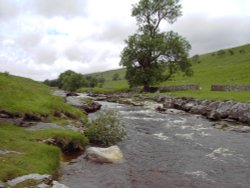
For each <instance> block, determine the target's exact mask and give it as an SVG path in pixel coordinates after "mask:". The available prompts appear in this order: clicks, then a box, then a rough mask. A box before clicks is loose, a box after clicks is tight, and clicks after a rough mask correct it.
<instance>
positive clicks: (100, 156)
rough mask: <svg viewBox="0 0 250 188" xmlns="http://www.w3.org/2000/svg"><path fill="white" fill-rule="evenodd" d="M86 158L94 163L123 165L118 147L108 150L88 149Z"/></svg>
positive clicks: (122, 158)
mask: <svg viewBox="0 0 250 188" xmlns="http://www.w3.org/2000/svg"><path fill="white" fill-rule="evenodd" d="M86 158H87V159H89V160H91V161H94V162H96V163H123V162H124V157H123V154H122V152H121V150H120V148H119V147H118V146H111V147H109V148H99V147H89V148H88V149H87V151H86Z"/></svg>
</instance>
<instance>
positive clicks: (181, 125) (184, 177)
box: [60, 96, 250, 188]
mask: <svg viewBox="0 0 250 188" xmlns="http://www.w3.org/2000/svg"><path fill="white" fill-rule="evenodd" d="M102 97H104V96H102ZM123 99H124V100H125V98H123ZM124 100H123V102H124ZM143 100H144V99H143ZM154 100H157V99H154ZM100 103H101V104H102V109H106V108H108V109H116V110H118V111H119V112H120V113H121V121H122V122H123V124H124V128H125V129H126V131H127V137H126V138H125V139H124V140H123V141H122V142H120V143H119V144H118V146H119V147H120V149H121V151H122V152H123V156H124V163H120V164H98V163H95V162H92V161H91V160H86V154H83V155H81V156H79V157H78V158H76V159H74V160H72V161H71V162H69V163H65V164H64V165H63V168H62V172H63V176H62V177H61V179H60V181H61V182H62V183H63V184H65V185H66V186H68V187H71V188H85V187H86V188H99V187H100V188H104V187H108V188H115V187H119V188H130V187H131V188H135V187H136V188H152V187H171V188H175V187H176V188H177V187H178V188H179V187H185V188H186V187H202V188H214V187H227V188H235V187H242V188H247V187H249V186H250V181H249V178H247V177H248V176H249V167H250V152H249V151H250V148H249V146H250V135H249V134H250V133H248V132H246V133H238V132H233V131H224V130H222V129H218V128H216V127H214V126H213V125H214V122H211V121H208V120H207V119H206V118H204V116H201V115H194V114H190V113H185V112H184V111H182V110H181V111H174V110H167V111H165V112H164V113H159V112H157V111H156V110H155V108H156V107H157V106H162V107H163V104H162V103H161V104H159V103H154V102H152V103H151V102H147V104H146V105H144V106H134V105H133V104H130V105H129V104H117V103H110V102H100ZM97 113H98V112H97ZM89 118H90V119H93V118H95V114H91V115H89ZM232 124H234V122H232ZM234 125H235V126H237V125H236V124H234Z"/></svg>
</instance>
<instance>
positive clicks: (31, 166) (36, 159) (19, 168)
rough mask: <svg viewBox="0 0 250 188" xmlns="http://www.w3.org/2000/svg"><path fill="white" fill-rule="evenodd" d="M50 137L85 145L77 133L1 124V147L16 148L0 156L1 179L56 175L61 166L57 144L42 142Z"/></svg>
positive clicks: (86, 141) (85, 140)
mask: <svg viewBox="0 0 250 188" xmlns="http://www.w3.org/2000/svg"><path fill="white" fill-rule="evenodd" d="M52 137H60V138H62V139H72V140H74V141H75V142H79V143H81V144H87V143H88V139H87V138H86V137H84V136H83V135H82V134H80V133H76V132H72V131H65V130H61V129H53V130H42V131H26V130H24V129H23V128H20V127H16V126H14V125H11V124H7V123H1V124H0V150H8V151H15V152H18V153H10V154H7V155H0V167H1V170H0V180H2V181H6V180H9V179H12V178H15V177H17V176H21V175H26V174H30V173H40V174H52V175H54V176H56V175H57V174H58V170H59V167H60V160H61V152H60V149H59V148H58V147H55V146H51V145H47V144H44V143H41V142H40V141H42V140H44V139H48V138H52Z"/></svg>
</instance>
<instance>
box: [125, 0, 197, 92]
mask: <svg viewBox="0 0 250 188" xmlns="http://www.w3.org/2000/svg"><path fill="white" fill-rule="evenodd" d="M180 9H181V5H180V4H179V0H157V1H155V0H140V1H139V3H138V4H135V5H134V6H133V9H132V16H134V17H135V18H136V21H137V25H138V30H137V33H136V34H134V35H132V36H130V37H129V38H128V39H127V40H126V41H125V42H126V44H127V46H126V47H125V48H124V49H123V51H122V53H121V62H120V64H121V65H123V66H125V67H126V68H127V71H126V79H127V80H128V82H129V85H130V87H134V86H139V85H143V86H144V91H149V90H150V86H151V85H153V84H157V83H159V82H161V81H164V80H168V79H170V78H171V77H172V76H173V75H174V73H176V72H177V71H179V70H180V71H183V72H184V73H185V74H186V75H191V74H192V71H191V69H190V67H191V64H190V62H189V60H188V51H189V50H190V48H191V46H190V44H189V43H188V42H187V41H186V40H185V39H184V38H183V37H181V36H179V35H178V34H177V33H175V32H173V31H170V32H161V31H160V24H161V23H162V22H163V21H167V22H168V23H173V22H174V21H175V20H176V19H177V18H178V17H179V16H180V15H181V11H180ZM166 69H167V70H168V71H166Z"/></svg>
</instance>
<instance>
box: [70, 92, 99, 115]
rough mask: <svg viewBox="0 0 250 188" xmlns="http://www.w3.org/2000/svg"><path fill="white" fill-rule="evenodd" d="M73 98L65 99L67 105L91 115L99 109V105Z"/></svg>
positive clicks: (91, 101)
mask: <svg viewBox="0 0 250 188" xmlns="http://www.w3.org/2000/svg"><path fill="white" fill-rule="evenodd" d="M83 99H84V98H79V97H75V96H73V97H72V96H70V97H67V98H66V101H67V103H68V104H70V105H72V106H75V107H78V108H81V109H83V110H84V111H85V112H86V113H93V112H96V111H98V110H100V109H101V106H102V105H101V104H100V103H98V102H95V101H93V100H91V99H90V100H83Z"/></svg>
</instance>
